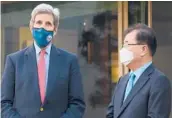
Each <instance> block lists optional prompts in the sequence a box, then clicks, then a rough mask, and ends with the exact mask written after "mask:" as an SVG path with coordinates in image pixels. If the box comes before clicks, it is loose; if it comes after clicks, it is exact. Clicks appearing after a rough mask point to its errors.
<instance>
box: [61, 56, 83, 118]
mask: <svg viewBox="0 0 172 118" xmlns="http://www.w3.org/2000/svg"><path fill="white" fill-rule="evenodd" d="M84 111H85V102H84V93H83V85H82V78H81V73H80V69H79V64H78V60H77V58H76V56H74V58H73V59H72V62H71V65H70V82H69V100H68V109H67V110H66V112H65V113H64V114H63V116H62V117H61V118H82V117H83V115H84Z"/></svg>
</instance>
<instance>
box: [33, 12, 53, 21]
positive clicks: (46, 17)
mask: <svg viewBox="0 0 172 118" xmlns="http://www.w3.org/2000/svg"><path fill="white" fill-rule="evenodd" d="M38 20H39V21H47V22H48V21H49V22H52V21H53V20H54V19H53V16H52V15H51V14H38V15H36V16H35V21H38Z"/></svg>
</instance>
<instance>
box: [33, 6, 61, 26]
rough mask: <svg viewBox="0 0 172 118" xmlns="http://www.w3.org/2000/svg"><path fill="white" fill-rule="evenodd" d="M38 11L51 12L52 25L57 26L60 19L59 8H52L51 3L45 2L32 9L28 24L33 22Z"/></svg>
mask: <svg viewBox="0 0 172 118" xmlns="http://www.w3.org/2000/svg"><path fill="white" fill-rule="evenodd" d="M40 13H47V14H52V15H53V17H54V26H55V27H57V26H58V25H59V19H60V11H59V9H58V8H53V7H52V6H51V5H49V4H45V3H42V4H39V5H37V6H36V7H35V8H34V9H33V11H32V13H31V20H30V24H33V22H34V20H35V16H36V15H37V14H40Z"/></svg>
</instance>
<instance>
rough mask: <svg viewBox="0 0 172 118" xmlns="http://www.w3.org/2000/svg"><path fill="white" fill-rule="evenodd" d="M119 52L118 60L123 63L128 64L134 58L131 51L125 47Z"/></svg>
mask: <svg viewBox="0 0 172 118" xmlns="http://www.w3.org/2000/svg"><path fill="white" fill-rule="evenodd" d="M119 53H120V62H121V63H122V64H124V65H128V64H129V63H131V61H132V60H133V59H134V54H133V52H131V51H129V50H127V49H126V48H122V49H121V50H120V52H119Z"/></svg>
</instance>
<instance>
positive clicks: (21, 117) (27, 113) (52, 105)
mask: <svg viewBox="0 0 172 118" xmlns="http://www.w3.org/2000/svg"><path fill="white" fill-rule="evenodd" d="M1 86H2V94H1V107H2V111H1V116H2V118H82V116H83V114H84V111H85V102H84V97H83V86H82V81H81V74H80V70H79V65H78V61H77V58H76V56H75V55H73V54H71V53H68V52H66V51H64V50H61V49H58V48H56V47H55V46H54V45H52V47H51V53H50V64H49V73H48V84H47V90H46V97H45V102H44V104H41V100H40V94H39V86H38V74H37V62H36V53H35V48H34V46H31V47H28V48H26V49H23V50H21V51H18V52H16V53H13V54H10V55H8V56H7V59H6V64H5V70H4V73H3V77H2V85H1Z"/></svg>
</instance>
